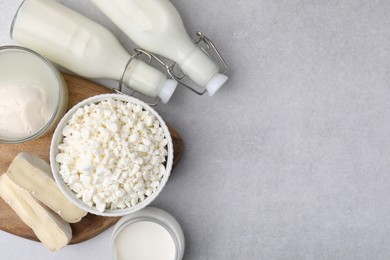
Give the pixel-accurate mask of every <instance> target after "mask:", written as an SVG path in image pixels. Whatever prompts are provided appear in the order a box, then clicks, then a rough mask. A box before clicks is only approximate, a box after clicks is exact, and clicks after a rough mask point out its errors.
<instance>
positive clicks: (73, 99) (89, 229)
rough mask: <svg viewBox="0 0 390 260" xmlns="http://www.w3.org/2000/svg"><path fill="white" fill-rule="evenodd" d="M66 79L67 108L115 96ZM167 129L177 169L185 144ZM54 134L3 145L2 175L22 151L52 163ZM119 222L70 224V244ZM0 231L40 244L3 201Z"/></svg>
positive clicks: (79, 80) (101, 219)
mask: <svg viewBox="0 0 390 260" xmlns="http://www.w3.org/2000/svg"><path fill="white" fill-rule="evenodd" d="M63 76H64V79H65V81H66V84H67V86H68V92H69V104H68V109H70V108H71V107H73V106H74V105H75V104H77V103H78V102H80V101H82V100H84V99H86V98H88V97H91V96H95V95H99V94H107V93H112V90H110V89H108V88H105V87H103V86H100V85H98V84H96V83H94V82H91V81H88V80H85V79H82V78H80V77H77V76H73V75H69V74H63ZM168 128H169V130H170V133H171V136H172V140H173V146H174V159H173V168H174V167H175V166H176V165H177V163H178V161H179V160H180V158H181V155H182V152H183V149H184V143H183V140H182V139H181V137H180V135H179V134H178V133H177V132H176V130H175V129H174V128H172V127H171V126H170V125H168ZM52 135H53V132H51V133H48V134H46V135H44V136H42V137H40V138H38V139H36V140H33V141H30V142H27V143H23V144H12V145H8V144H0V175H1V174H3V173H5V172H6V171H7V169H8V167H9V165H10V163H11V162H12V160H13V158H14V157H15V156H16V155H17V154H18V153H20V152H22V151H24V152H29V153H31V154H34V155H36V156H38V157H40V158H42V159H44V160H45V161H47V162H49V148H50V141H51V137H52ZM118 219H119V218H117V217H101V216H96V215H92V214H88V215H87V216H85V217H84V218H83V219H82V220H81V221H80V222H78V223H75V224H71V227H72V231H73V238H72V240H71V242H70V244H77V243H81V242H84V241H86V240H88V239H90V238H92V237H94V236H96V235H98V234H100V233H101V232H103V231H104V230H106V229H107V228H109V227H111V226H112V225H114V224H115V223H116V222H117V221H118ZM0 230H3V231H5V232H8V233H11V234H14V235H16V236H20V237H23V238H27V239H30V240H34V241H38V239H37V237H36V236H35V235H34V233H33V231H32V230H31V229H30V228H29V227H28V226H26V225H25V224H24V223H23V222H22V221H21V220H20V218H19V217H18V216H17V215H16V214H15V213H14V211H13V210H12V209H11V208H10V207H9V206H8V205H7V204H6V203H5V202H4V201H3V200H2V199H1V198H0Z"/></svg>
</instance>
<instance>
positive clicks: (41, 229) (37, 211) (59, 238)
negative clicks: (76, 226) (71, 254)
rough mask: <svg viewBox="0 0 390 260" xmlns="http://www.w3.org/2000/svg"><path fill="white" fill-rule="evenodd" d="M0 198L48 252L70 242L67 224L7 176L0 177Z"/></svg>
mask: <svg viewBox="0 0 390 260" xmlns="http://www.w3.org/2000/svg"><path fill="white" fill-rule="evenodd" d="M0 196H1V197H2V198H3V200H4V201H5V202H6V203H8V204H9V205H10V206H11V208H12V209H13V210H14V211H15V212H16V214H17V215H18V216H19V217H20V218H21V219H22V221H23V222H24V223H25V224H26V225H27V226H29V227H30V228H31V229H32V230H33V231H34V233H35V235H36V236H37V237H38V239H39V240H40V241H41V242H42V243H43V244H44V245H45V246H46V247H47V248H48V249H49V250H50V251H57V250H59V249H60V248H62V247H64V246H66V245H67V244H68V243H69V241H70V240H71V238H72V229H71V227H70V225H69V223H67V222H66V221H64V220H63V219H62V218H60V217H59V216H58V215H57V214H55V213H53V212H52V211H51V210H49V209H48V208H47V207H45V206H44V205H42V204H41V203H39V202H38V201H37V200H36V199H35V198H34V197H33V196H32V195H31V193H29V192H28V191H25V190H24V189H22V188H20V187H19V186H18V185H16V184H15V183H14V182H13V181H12V180H11V179H10V178H9V177H8V174H3V175H2V176H1V177H0Z"/></svg>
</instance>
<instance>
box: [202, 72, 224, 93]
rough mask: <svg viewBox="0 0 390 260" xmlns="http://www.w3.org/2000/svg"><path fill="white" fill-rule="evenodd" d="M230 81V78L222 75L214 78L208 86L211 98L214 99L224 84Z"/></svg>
mask: <svg viewBox="0 0 390 260" xmlns="http://www.w3.org/2000/svg"><path fill="white" fill-rule="evenodd" d="M228 79H229V78H228V76H226V75H224V74H220V73H218V74H216V75H215V76H214V77H212V78H211V79H210V81H209V82H208V83H207V85H206V89H207V92H208V93H209V96H210V97H212V96H213V95H214V94H215V93H216V92H217V91H218V90H219V89H220V88H221V87H222V86H223V84H225V83H226V81H227V80H228Z"/></svg>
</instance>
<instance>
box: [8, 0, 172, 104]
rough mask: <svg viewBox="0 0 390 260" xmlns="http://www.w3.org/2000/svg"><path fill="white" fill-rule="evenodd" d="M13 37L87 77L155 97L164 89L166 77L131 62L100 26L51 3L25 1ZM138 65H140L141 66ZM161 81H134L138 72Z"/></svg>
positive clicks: (20, 9)
mask: <svg viewBox="0 0 390 260" xmlns="http://www.w3.org/2000/svg"><path fill="white" fill-rule="evenodd" d="M11 36H12V38H13V39H14V40H15V41H17V42H19V43H21V44H22V45H24V46H26V47H28V48H30V49H33V50H35V51H37V52H38V53H40V54H41V55H43V56H45V57H47V58H48V59H50V60H51V61H53V62H55V63H57V64H58V65H61V66H63V67H64V68H67V69H69V70H70V71H73V72H74V73H76V74H79V75H81V76H85V77H89V78H105V79H113V80H120V79H121V78H122V75H124V83H125V84H127V85H129V86H131V87H132V88H133V89H135V90H137V91H139V92H141V93H144V92H146V93H148V94H146V93H144V94H146V95H151V96H152V97H156V96H158V94H159V91H160V90H161V88H163V85H164V83H165V82H164V80H162V79H165V80H166V77H165V76H164V75H163V74H162V73H161V72H160V71H158V70H157V69H155V68H153V67H150V66H149V65H147V64H145V63H144V62H142V61H140V60H137V59H132V60H131V62H130V63H129V64H128V66H127V67H126V65H127V63H128V62H129V60H130V59H131V56H130V54H129V53H128V52H127V51H126V50H125V49H124V48H123V47H122V46H121V45H120V43H119V42H118V40H117V39H116V38H115V36H114V35H113V34H112V33H111V32H110V31H108V30H107V29H106V28H104V27H103V26H101V25H99V24H97V23H95V22H94V21H92V20H90V19H88V18H86V17H84V16H82V15H80V14H78V13H76V12H75V11H73V10H71V9H69V8H67V7H65V6H63V5H61V4H59V3H57V2H55V1H53V0H34V1H32V0H26V1H24V2H23V4H22V6H21V7H20V8H19V10H18V13H17V14H16V16H15V18H14V22H13V28H12V31H11ZM140 64H141V65H140ZM134 67H143V68H144V70H146V71H147V73H148V74H151V75H152V76H151V78H156V77H157V78H160V79H161V80H160V81H159V84H160V85H154V84H155V83H156V81H154V82H148V80H147V78H145V79H144V80H143V81H141V80H133V78H134V79H137V78H140V77H141V76H140V75H138V74H137V73H141V74H145V73H146V72H145V71H143V70H142V69H139V70H134V69H133V68H134Z"/></svg>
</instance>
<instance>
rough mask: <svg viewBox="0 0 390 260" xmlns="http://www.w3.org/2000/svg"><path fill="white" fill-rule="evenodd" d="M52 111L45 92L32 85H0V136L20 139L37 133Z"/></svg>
mask: <svg viewBox="0 0 390 260" xmlns="http://www.w3.org/2000/svg"><path fill="white" fill-rule="evenodd" d="M52 113H53V109H52V108H51V107H50V105H49V102H48V95H47V93H46V91H45V90H44V89H43V88H42V87H40V86H37V85H36V84H35V83H34V82H28V81H26V82H25V81H20V82H10V83H3V84H1V85H0V136H3V137H7V138H11V139H19V138H20V139H21V138H26V137H28V136H31V135H33V134H35V133H37V132H38V131H39V130H41V129H42V128H43V127H44V126H45V125H46V123H47V122H48V121H49V119H50V117H51V116H52Z"/></svg>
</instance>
